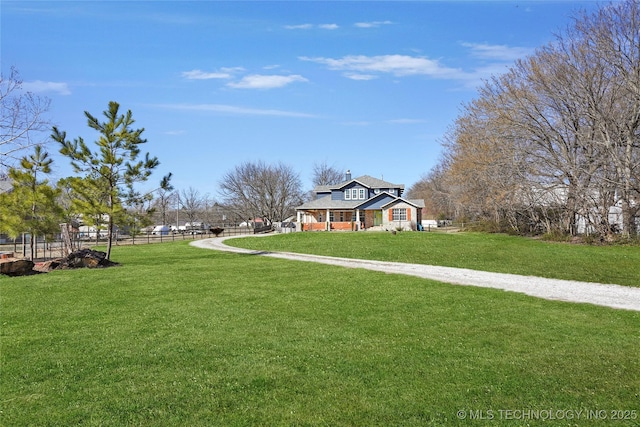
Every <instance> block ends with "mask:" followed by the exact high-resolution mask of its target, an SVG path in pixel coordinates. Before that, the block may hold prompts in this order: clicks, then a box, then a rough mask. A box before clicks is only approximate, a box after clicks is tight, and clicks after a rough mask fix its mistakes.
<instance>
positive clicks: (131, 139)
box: [51, 101, 160, 259]
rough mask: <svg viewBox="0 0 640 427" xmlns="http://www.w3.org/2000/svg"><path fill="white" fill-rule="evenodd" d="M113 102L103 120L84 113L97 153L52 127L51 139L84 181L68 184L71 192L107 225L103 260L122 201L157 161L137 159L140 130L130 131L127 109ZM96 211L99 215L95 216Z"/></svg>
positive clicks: (131, 121) (146, 175)
mask: <svg viewBox="0 0 640 427" xmlns="http://www.w3.org/2000/svg"><path fill="white" fill-rule="evenodd" d="M119 110H120V105H119V104H118V103H117V102H114V101H111V102H109V108H108V109H107V110H105V111H104V112H103V114H104V116H105V117H106V121H104V122H101V121H99V120H98V118H96V117H94V116H92V115H91V114H90V113H89V112H87V111H85V113H84V114H85V116H86V117H87V124H88V126H89V127H90V128H91V129H93V130H95V131H97V132H98V133H99V134H100V136H99V138H98V139H97V140H96V141H95V144H96V146H97V151H92V150H91V149H90V148H89V146H88V145H87V144H86V143H85V142H84V140H83V139H82V137H79V138H77V139H74V140H73V141H68V140H67V135H66V132H64V131H62V132H61V131H59V130H58V129H57V128H56V127H54V128H53V133H52V135H51V137H52V138H53V140H54V141H56V142H58V143H60V145H61V149H60V153H61V154H63V155H65V156H67V157H69V159H71V165H72V166H73V168H74V170H75V172H76V173H81V174H85V177H83V178H84V179H82V180H74V181H72V183H73V185H75V189H76V190H77V191H79V192H82V193H84V194H85V195H87V198H86V199H85V200H84V201H85V202H86V203H88V204H89V205H90V207H91V209H92V210H94V209H95V213H96V214H98V215H99V217H100V219H101V220H102V218H104V219H105V220H106V223H107V233H108V234H107V259H109V258H110V257H111V246H112V243H113V237H114V228H115V224H116V220H117V217H118V215H120V214H122V212H123V201H124V199H125V198H126V197H127V196H129V195H132V194H136V193H135V190H134V185H135V184H136V183H140V182H144V181H146V180H147V179H148V178H149V176H150V175H151V173H152V171H153V169H155V168H156V167H157V166H158V165H159V164H160V162H159V161H158V159H157V158H156V157H150V156H149V153H146V155H145V156H144V158H143V159H142V160H139V159H138V158H139V156H140V146H141V145H142V144H144V143H146V142H147V140H146V139H143V138H142V133H143V132H144V129H142V128H141V129H133V128H132V126H133V124H134V122H135V121H134V120H133V117H132V113H131V110H128V111H127V112H126V113H124V114H121V113H120V111H119ZM98 212H99V213H98Z"/></svg>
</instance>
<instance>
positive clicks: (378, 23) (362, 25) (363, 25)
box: [353, 21, 393, 28]
mask: <svg viewBox="0 0 640 427" xmlns="http://www.w3.org/2000/svg"><path fill="white" fill-rule="evenodd" d="M390 24H393V22H391V21H371V22H356V23H355V24H353V25H354V26H356V27H358V28H377V27H380V26H381V25H390Z"/></svg>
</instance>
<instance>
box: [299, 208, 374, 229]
mask: <svg viewBox="0 0 640 427" xmlns="http://www.w3.org/2000/svg"><path fill="white" fill-rule="evenodd" d="M297 222H298V224H300V228H299V229H300V230H302V231H360V230H366V229H369V228H373V227H375V226H381V225H382V210H380V209H376V210H355V211H352V210H330V209H322V210H309V211H304V212H303V211H298V215H297Z"/></svg>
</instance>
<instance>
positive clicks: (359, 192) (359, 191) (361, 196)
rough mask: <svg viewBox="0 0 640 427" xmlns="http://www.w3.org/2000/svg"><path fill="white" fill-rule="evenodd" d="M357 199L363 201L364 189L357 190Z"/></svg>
mask: <svg viewBox="0 0 640 427" xmlns="http://www.w3.org/2000/svg"><path fill="white" fill-rule="evenodd" d="M358 198H359V199H360V200H364V188H361V189H360V190H358Z"/></svg>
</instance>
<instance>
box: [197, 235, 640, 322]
mask: <svg viewBox="0 0 640 427" xmlns="http://www.w3.org/2000/svg"><path fill="white" fill-rule="evenodd" d="M235 237H239V236H231V237H217V238H212V239H204V240H195V241H193V242H191V245H193V246H196V247H199V248H204V249H215V250H220V251H226V252H236V253H245V254H253V255H261V256H267V257H272V258H282V259H291V260H296V261H308V262H319V263H322V264H331V265H338V266H342V267H349V268H365V269H368V270H375V271H382V272H385V273H392V274H406V275H409V276H416V277H422V278H425V279H432V280H437V281H439V282H444V283H451V284H455V285H468V286H479V287H483V288H494V289H503V290H505V291H511V292H520V293H523V294H527V295H530V296H533V297H537V298H544V299H549V300H560V301H571V302H579V303H588V304H595V305H601V306H605V307H613V308H619V309H624V310H633V311H640V288H632V287H629V286H620V285H605V284H600V283H588V282H576V281H571V280H557V279H546V278H542V277H533V276H518V275H515V274H504V273H490V272H486V271H477V270H468V269H464V268H453V267H439V266H433V265H423V264H405V263H400V262H386V261H368V260H359V259H348V258H336V257H328V256H320V255H306V254H295V253H291V252H265V251H254V250H249V249H241V248H234V247H231V246H227V245H225V244H224V243H223V242H224V240H226V239H228V238H235Z"/></svg>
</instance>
